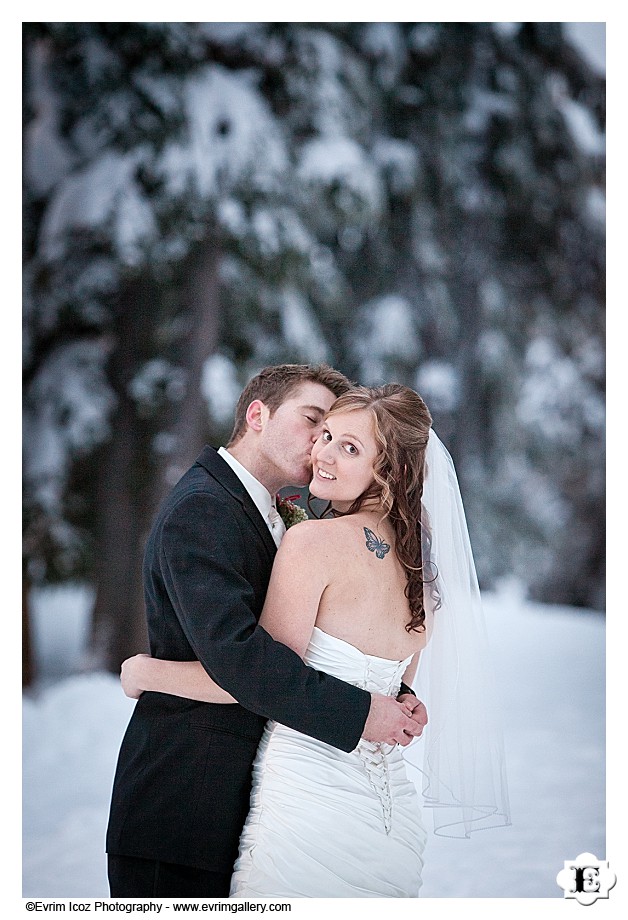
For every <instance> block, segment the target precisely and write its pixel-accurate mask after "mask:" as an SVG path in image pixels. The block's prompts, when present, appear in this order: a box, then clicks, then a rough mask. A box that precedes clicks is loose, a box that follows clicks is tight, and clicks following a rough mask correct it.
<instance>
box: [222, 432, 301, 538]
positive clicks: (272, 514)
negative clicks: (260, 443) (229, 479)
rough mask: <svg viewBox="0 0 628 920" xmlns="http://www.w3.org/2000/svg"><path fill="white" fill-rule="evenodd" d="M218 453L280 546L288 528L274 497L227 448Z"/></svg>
mask: <svg viewBox="0 0 628 920" xmlns="http://www.w3.org/2000/svg"><path fill="white" fill-rule="evenodd" d="M218 453H219V454H220V456H221V457H222V459H223V460H224V461H225V463H228V464H229V466H230V467H231V469H232V470H233V472H234V473H235V474H236V476H237V477H238V479H239V480H240V482H241V483H242V485H243V486H244V488H245V489H246V491H247V492H248V493H249V495H250V496H251V499H252V500H253V503H254V504H255V507H256V508H257V510H258V511H259V513H260V514H261V515H262V517H263V518H264V520H265V521H266V525H267V527H268V529H269V530H270V532H271V535H272V537H273V539H274V541H275V543H276V544H277V546H279V542H280V540H281V538H282V536H283V535H284V533H285V532H286V527H285V524H284V522H283V520H282V518H281V516H280V515H279V513H278V511H277V507H276V505H275V502H274V500H273V497H272V495H271V494H270V492H269V491H268V489H267V488H266V486H263V485H262V484H261V482H260V481H259V479H256V478H255V476H253V474H252V473H249V471H248V470H247V468H246V467H245V466H242V464H241V463H240V462H239V461H238V460H236V458H235V457H234V456H233V454H230V453H229V451H228V450H227V449H226V448H225V447H219V448H218Z"/></svg>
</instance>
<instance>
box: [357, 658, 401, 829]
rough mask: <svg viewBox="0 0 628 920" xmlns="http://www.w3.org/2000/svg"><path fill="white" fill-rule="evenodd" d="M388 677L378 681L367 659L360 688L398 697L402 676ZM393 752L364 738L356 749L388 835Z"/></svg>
mask: <svg viewBox="0 0 628 920" xmlns="http://www.w3.org/2000/svg"><path fill="white" fill-rule="evenodd" d="M404 667H405V665H404ZM388 677H389V679H388V680H387V681H386V682H385V683H384V681H383V680H381V678H380V679H376V678H375V675H374V674H373V671H372V669H371V662H370V661H369V660H368V658H367V659H366V660H365V668H364V680H363V681H361V682H360V684H359V685H358V686H360V687H361V688H362V689H363V690H369V691H370V692H377V693H383V694H385V695H386V696H397V693H398V692H399V687H400V684H401V675H400V674H392V675H388ZM378 685H379V686H378ZM391 750H393V747H392V746H391V745H390V744H384V743H382V742H379V741H366V740H365V739H364V738H362V740H361V741H360V742H359V744H358V746H357V748H356V752H357V754H358V756H359V757H360V760H361V761H362V763H363V765H364V769H365V770H366V773H367V776H368V778H369V782H370V784H371V786H372V787H373V789H374V790H375V793H376V794H377V797H378V798H379V801H380V803H381V806H382V817H383V821H384V829H385V831H386V834H390V831H391V828H392V812H393V800H392V794H391V791H390V776H389V772H388V760H387V757H386V755H387V754H388V753H389V752H390V751H391Z"/></svg>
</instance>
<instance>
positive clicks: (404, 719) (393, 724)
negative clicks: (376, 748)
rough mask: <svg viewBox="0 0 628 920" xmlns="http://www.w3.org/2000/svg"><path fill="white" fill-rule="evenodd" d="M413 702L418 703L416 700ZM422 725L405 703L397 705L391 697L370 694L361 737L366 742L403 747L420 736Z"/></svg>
mask: <svg viewBox="0 0 628 920" xmlns="http://www.w3.org/2000/svg"><path fill="white" fill-rule="evenodd" d="M414 701H415V702H418V701H417V700H416V699H415V700H414ZM421 705H422V704H421ZM424 724H425V723H423V724H421V723H420V722H418V721H415V720H414V718H413V711H412V710H410V707H409V705H408V704H407V703H406V702H405V701H404V702H403V703H399V702H397V700H396V699H394V697H392V696H382V695H381V694H379V693H372V694H371V708H370V709H369V714H368V716H367V719H366V722H365V725H364V731H363V732H362V737H363V738H364V739H366V741H380V742H385V743H386V744H400V745H402V747H405V746H406V745H407V744H410V742H411V741H412V739H413V738H415V737H417V736H418V735H420V734H421V732H422V731H423V727H424Z"/></svg>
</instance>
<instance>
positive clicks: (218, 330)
mask: <svg viewBox="0 0 628 920" xmlns="http://www.w3.org/2000/svg"><path fill="white" fill-rule="evenodd" d="M24 50H25V54H24V61H25V72H24V89H25V92H24V100H25V109H24V281H25V296H24V329H25V336H24V341H25V345H26V350H25V358H24V407H25V427H24V432H25V450H24V457H25V469H24V489H25V494H24V508H25V561H26V566H25V572H26V576H27V580H28V581H34V582H35V583H45V582H51V581H55V580H66V579H69V578H87V579H89V580H90V581H93V582H94V583H95V585H96V588H97V599H96V607H95V611H94V630H93V637H92V653H93V661H94V663H96V664H98V665H105V666H106V667H109V668H111V669H112V670H114V671H115V670H117V668H118V666H119V664H120V661H121V660H122V659H123V658H124V657H126V656H127V655H128V654H131V653H134V652H136V651H138V650H140V648H142V647H143V644H144V642H145V639H144V624H143V603H142V593H141V581H140V576H141V555H142V551H143V544H144V540H145V537H146V534H147V530H148V528H149V526H150V522H151V519H152V516H153V513H154V510H155V507H156V504H157V503H158V501H159V500H160V498H161V497H162V496H163V494H164V493H165V491H166V490H167V489H168V488H169V486H170V485H171V484H172V482H173V481H174V480H176V478H178V476H179V475H180V474H181V472H182V471H183V470H184V469H185V468H186V467H187V465H189V463H190V462H192V461H193V459H194V457H195V456H196V454H197V453H198V450H199V449H200V446H201V445H202V444H203V443H204V442H205V441H206V440H210V441H214V442H216V441H220V440H224V438H226V437H227V436H228V434H229V428H230V420H231V414H232V410H233V405H234V402H235V398H236V396H237V393H238V391H239V389H240V387H241V386H242V385H243V384H244V383H245V382H246V380H247V379H248V378H249V377H250V376H251V375H252V374H253V373H255V372H256V371H257V370H258V369H259V368H260V367H261V366H263V365H264V364H269V363H276V362H280V361H319V360H328V361H330V362H331V363H333V364H334V365H336V366H337V367H339V368H340V369H341V370H343V371H345V373H347V374H348V375H349V376H351V377H352V378H353V379H356V380H359V381H360V382H365V383H378V382H383V381H386V380H392V379H396V380H400V381H402V382H406V383H408V384H410V385H412V386H415V387H416V388H417V389H419V390H420V391H421V392H422V394H423V395H424V396H425V398H426V399H427V401H428V404H430V406H431V407H432V409H433V414H434V418H435V425H436V427H437V430H438V431H439V432H440V434H441V436H442V437H443V438H444V439H445V440H446V441H447V443H448V444H449V445H450V447H451V449H452V453H453V454H454V457H455V459H456V461H457V464H458V466H459V470H460V475H461V480H462V487H463V492H464V494H465V499H466V501H467V504H468V509H469V519H470V524H471V527H472V537H473V540H474V545H475V547H476V553H477V556H478V568H479V571H480V576H481V579H482V581H483V583H484V584H486V585H490V584H491V583H492V581H493V580H494V579H495V578H496V577H498V576H500V575H503V574H507V573H510V572H513V571H515V572H517V573H519V574H522V575H523V576H524V578H525V579H526V580H527V581H528V583H529V584H530V586H531V587H532V589H533V590H534V591H535V592H536V594H537V596H539V597H540V598H546V599H551V600H556V601H560V602H563V603H576V604H584V605H592V606H601V603H602V600H601V594H600V592H601V585H602V575H601V567H602V564H603V549H602V547H603V533H604V526H603V489H604V484H603V473H602V470H603V466H602V459H601V457H602V449H603V379H604V378H603V341H604V340H603V308H602V304H603V296H604V291H603V252H604V242H603V241H604V225H603V217H601V205H602V203H603V191H602V189H603V169H604V155H603V117H604V85H603V81H602V80H601V79H600V78H599V77H598V76H596V75H595V74H594V73H593V72H592V71H591V70H590V69H589V68H588V67H587V65H586V64H585V62H584V61H583V60H582V59H581V58H580V57H579V56H578V54H577V53H576V52H575V50H574V49H573V48H572V47H571V45H570V44H569V43H568V42H567V41H566V39H565V36H564V34H563V29H562V26H561V24H552V23H528V24H523V25H522V26H520V27H518V28H512V29H509V30H508V31H505V29H504V26H503V24H491V23H348V24H347V23H345V24H343V23H316V24H303V23H27V24H25V32H24Z"/></svg>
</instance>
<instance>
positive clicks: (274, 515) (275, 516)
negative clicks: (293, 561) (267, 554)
mask: <svg viewBox="0 0 628 920" xmlns="http://www.w3.org/2000/svg"><path fill="white" fill-rule="evenodd" d="M268 520H269V521H270V532H271V534H272V535H273V540H274V541H275V543H276V544H277V546H279V544H280V543H281V538H282V537H283V535H284V534H285V532H286V525H285V524H284V522H283V518H282V516H281V515H280V514H279V512H278V511H277V509H276V508H275V506H274V505H271V506H270V511H269V512H268Z"/></svg>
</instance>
